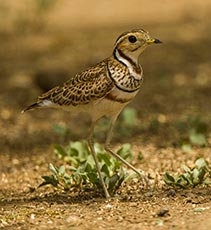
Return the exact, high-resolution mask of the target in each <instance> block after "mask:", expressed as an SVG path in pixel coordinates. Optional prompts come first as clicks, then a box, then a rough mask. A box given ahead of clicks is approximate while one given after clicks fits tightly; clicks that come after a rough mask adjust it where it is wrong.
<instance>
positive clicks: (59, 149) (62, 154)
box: [53, 144, 67, 158]
mask: <svg viewBox="0 0 211 230" xmlns="http://www.w3.org/2000/svg"><path fill="white" fill-rule="evenodd" d="M53 147H54V152H55V153H56V154H57V156H58V157H59V158H63V157H65V156H66V155H67V152H66V151H65V150H64V148H63V147H62V146H61V145H57V144H54V145H53Z"/></svg>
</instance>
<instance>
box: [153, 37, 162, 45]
mask: <svg viewBox="0 0 211 230" xmlns="http://www.w3.org/2000/svg"><path fill="white" fill-rule="evenodd" d="M154 43H156V44H159V43H163V42H161V41H160V40H159V39H157V38H155V41H154Z"/></svg>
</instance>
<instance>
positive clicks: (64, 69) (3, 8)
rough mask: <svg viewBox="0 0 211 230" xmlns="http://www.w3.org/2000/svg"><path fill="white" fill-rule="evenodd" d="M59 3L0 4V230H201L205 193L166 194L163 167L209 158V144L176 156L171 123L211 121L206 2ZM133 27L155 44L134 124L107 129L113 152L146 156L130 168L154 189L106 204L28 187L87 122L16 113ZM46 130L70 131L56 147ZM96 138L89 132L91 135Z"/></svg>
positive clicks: (55, 114) (210, 200) (100, 134)
mask: <svg viewBox="0 0 211 230" xmlns="http://www.w3.org/2000/svg"><path fill="white" fill-rule="evenodd" d="M61 2H62V3H61ZM61 2H58V1H55V4H54V5H52V6H51V7H49V8H48V9H47V10H43V8H41V9H40V8H39V7H37V5H36V4H35V5H33V4H32V5H30V6H29V4H24V1H15V3H14V1H7V3H4V4H3V3H0V16H1V17H2V18H4V20H1V21H0V25H1V29H0V32H1V37H0V39H1V49H0V66H1V74H0V84H1V92H0V105H1V111H0V130H1V132H0V146H1V152H0V182H1V186H0V229H88V228H92V229H124V228H129V229H146V230H148V229H175V230H177V229H178V230H179V229H180V230H181V229H194V230H195V229H196V230H197V229H201V230H203V229H204V230H207V229H210V228H211V221H210V220H211V210H210V209H211V189H210V187H209V186H201V187H200V186H199V187H196V188H193V189H173V188H171V187H168V186H167V185H165V184H164V181H163V174H164V173H165V172H166V171H170V172H180V170H181V166H182V165H183V164H187V165H193V162H194V161H195V160H196V159H197V158H198V157H204V158H205V159H206V160H208V162H210V153H211V150H210V144H209V145H208V146H207V147H197V146H195V147H193V148H192V150H191V151H190V152H188V153H187V152H184V151H182V149H181V147H180V141H181V138H182V137H183V136H185V133H181V132H180V131H179V129H178V126H177V124H178V123H180V122H181V121H184V120H185V117H187V116H189V117H194V116H198V117H200V119H201V120H203V121H204V122H206V124H210V122H211V111H210V96H211V89H210V85H211V78H210V76H211V67H210V51H211V50H210V49H211V48H210V46H209V44H210V42H211V32H210V29H209V28H210V15H209V9H210V5H211V4H210V1H203V2H202V1H196V0H195V1H192V3H191V5H190V4H189V1H185V0H184V1H177V2H175V3H169V1H156V2H152V3H148V2H146V1H135V0H132V1H130V2H126V1H113V2H111V1H107V2H102V1H94V0H92V1H89V4H88V5H86V6H85V5H84V1H77V2H76V1H71V2H70V1H61ZM12 6H13V7H12ZM36 7H37V8H36ZM29 9H30V10H29ZM140 25H141V27H144V28H145V29H147V30H148V31H150V33H151V34H153V35H154V36H156V37H157V38H159V39H161V40H163V41H164V44H163V45H162V46H159V47H153V48H150V49H148V50H146V52H145V53H144V54H143V56H142V57H141V59H140V62H141V63H142V66H143V68H144V72H145V82H144V85H143V88H142V90H141V92H140V94H139V95H138V96H137V98H136V99H135V100H134V101H133V102H132V103H131V105H130V106H131V107H133V108H135V109H136V110H137V114H138V119H139V121H140V123H139V124H140V127H135V128H134V130H133V131H132V133H131V134H129V135H127V133H121V132H119V130H118V128H117V129H116V130H115V133H114V137H113V147H114V148H117V147H119V146H121V144H122V143H127V142H128V143H131V144H132V146H133V151H134V156H136V155H137V154H138V152H139V151H141V152H142V154H143V157H144V159H143V160H142V161H138V160H134V162H133V164H134V165H135V166H136V167H137V168H138V169H143V170H144V171H145V172H146V173H147V174H149V175H151V180H152V182H153V183H154V186H152V188H151V189H146V188H143V186H142V184H141V182H140V181H139V180H137V181H135V182H131V183H126V184H124V185H123V186H122V187H121V188H120V189H119V190H118V192H117V194H116V195H115V196H114V197H113V198H112V199H111V200H108V201H107V200H105V199H104V198H103V197H102V196H101V194H99V193H98V192H97V191H96V193H95V192H92V193H85V192H80V191H76V192H74V193H73V192H72V193H68V192H67V193H64V192H62V191H56V190H54V189H53V188H51V187H43V188H39V189H37V186H38V185H39V184H40V183H41V181H42V179H41V176H42V175H46V174H49V171H48V164H49V163H54V164H55V165H58V166H59V165H61V164H62V163H63V162H62V161H61V160H59V159H58V158H57V157H56V156H55V154H54V152H53V147H52V144H54V143H60V144H67V143H68V142H69V141H71V140H78V139H83V138H85V136H86V133H87V130H88V126H89V120H88V119H87V118H86V117H83V116H82V117H80V122H78V118H77V117H76V118H75V117H72V115H71V114H68V113H66V112H63V111H55V110H43V111H36V112H33V113H28V114H25V115H22V114H20V111H21V110H22V109H23V108H24V107H25V106H26V105H28V104H30V103H31V102H33V101H34V99H35V98H36V97H37V96H38V95H39V94H40V93H41V92H42V91H44V90H46V89H47V88H49V87H52V86H53V85H55V84H59V83H61V82H63V81H64V80H65V79H67V78H68V77H69V76H70V75H73V74H75V73H77V72H78V71H80V70H81V69H84V68H85V67H87V66H89V65H92V64H94V63H97V62H98V61H100V60H102V59H103V58H105V57H107V56H108V55H110V54H111V52H112V48H113V47H112V46H113V43H114V41H115V39H116V37H117V36H118V35H119V34H120V33H121V32H123V31H125V30H128V29H130V28H136V27H140ZM153 120H157V121H158V127H157V128H155V127H154V126H152V124H154V123H152V121H153ZM54 124H60V125H64V126H66V127H69V128H70V130H71V133H70V135H68V137H67V139H66V140H64V139H63V138H62V137H61V136H59V135H57V134H56V133H55V132H54V131H53V129H52V126H53V125H54ZM119 124H121V123H119ZM208 133H210V127H208ZM208 135H209V134H208ZM104 136H105V135H104V128H103V129H102V128H101V127H99V128H97V129H96V137H97V140H98V141H99V142H101V143H102V142H103V140H104ZM208 141H209V143H210V140H209V138H208ZM134 159H137V158H136V157H134ZM155 181H156V183H155ZM163 210H167V211H166V213H165V214H164V215H163V216H162V215H160V213H162V212H163ZM164 212H165V211H164Z"/></svg>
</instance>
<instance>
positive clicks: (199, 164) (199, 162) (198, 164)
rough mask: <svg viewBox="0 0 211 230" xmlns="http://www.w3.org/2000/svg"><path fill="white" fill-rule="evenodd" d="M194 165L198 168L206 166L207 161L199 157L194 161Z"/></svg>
mask: <svg viewBox="0 0 211 230" xmlns="http://www.w3.org/2000/svg"><path fill="white" fill-rule="evenodd" d="M195 167H196V168H198V169H200V168H206V167H207V162H206V160H205V159H204V158H199V159H198V160H196V162H195Z"/></svg>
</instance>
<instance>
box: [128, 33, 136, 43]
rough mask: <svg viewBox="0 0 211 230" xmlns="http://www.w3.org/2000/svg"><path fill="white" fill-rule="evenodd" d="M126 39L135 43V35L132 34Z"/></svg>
mask: <svg viewBox="0 0 211 230" xmlns="http://www.w3.org/2000/svg"><path fill="white" fill-rule="evenodd" d="M128 40H129V42H131V43H135V42H136V41H137V39H136V37H135V36H133V35H131V36H129V38H128Z"/></svg>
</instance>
